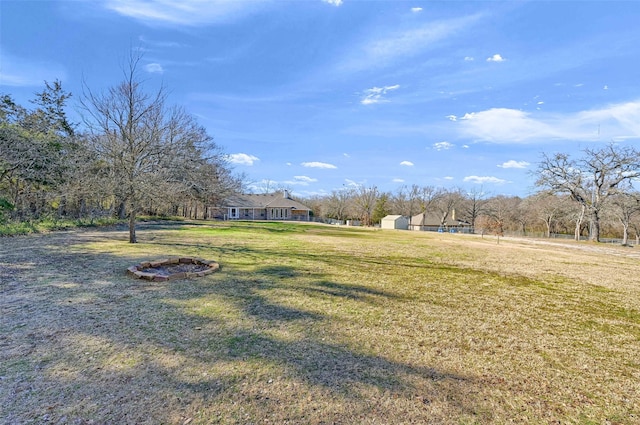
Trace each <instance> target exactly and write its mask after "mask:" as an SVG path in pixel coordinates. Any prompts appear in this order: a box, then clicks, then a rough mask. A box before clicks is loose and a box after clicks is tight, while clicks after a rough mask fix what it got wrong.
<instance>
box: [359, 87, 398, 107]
mask: <svg viewBox="0 0 640 425" xmlns="http://www.w3.org/2000/svg"><path fill="white" fill-rule="evenodd" d="M399 88H400V85H399V84H396V85H393V86H385V87H373V88H370V89H367V90H365V91H364V97H363V98H362V100H361V101H360V103H361V104H363V105H372V104H374V103H383V102H388V100H386V99H385V98H384V97H383V96H384V95H386V94H387V92H390V91H392V90H397V89H399Z"/></svg>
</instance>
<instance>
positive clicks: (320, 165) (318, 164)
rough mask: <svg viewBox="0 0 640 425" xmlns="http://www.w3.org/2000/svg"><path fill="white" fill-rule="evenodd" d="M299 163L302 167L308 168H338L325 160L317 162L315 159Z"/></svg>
mask: <svg viewBox="0 0 640 425" xmlns="http://www.w3.org/2000/svg"><path fill="white" fill-rule="evenodd" d="M300 165H302V166H303V167H308V168H323V169H335V168H338V167H336V166H335V165H333V164H327V163H326V162H317V161H312V162H303V163H302V164H300Z"/></svg>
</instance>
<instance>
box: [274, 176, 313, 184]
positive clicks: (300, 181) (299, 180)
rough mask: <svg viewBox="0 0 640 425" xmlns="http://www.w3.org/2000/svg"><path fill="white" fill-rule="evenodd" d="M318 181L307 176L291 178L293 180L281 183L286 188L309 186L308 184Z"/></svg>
mask: <svg viewBox="0 0 640 425" xmlns="http://www.w3.org/2000/svg"><path fill="white" fill-rule="evenodd" d="M317 181H318V179H314V178H311V177H307V176H293V180H286V181H283V182H282V183H283V184H284V185H288V186H309V183H315V182H317Z"/></svg>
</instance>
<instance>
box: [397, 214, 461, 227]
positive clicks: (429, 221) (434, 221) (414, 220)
mask: <svg viewBox="0 0 640 425" xmlns="http://www.w3.org/2000/svg"><path fill="white" fill-rule="evenodd" d="M424 216H425V213H420V214H418V215H414V216H413V217H411V221H410V223H409V224H411V225H412V226H431V227H433V226H440V219H441V217H440V216H439V215H438V214H436V213H434V212H427V213H426V217H424ZM423 217H424V221H423ZM444 224H445V226H458V225H461V224H462V225H465V224H468V223H466V222H465V221H462V220H454V219H453V218H452V217H451V214H449V216H448V217H447V219H446V220H445V222H444Z"/></svg>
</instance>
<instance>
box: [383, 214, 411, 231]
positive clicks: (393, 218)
mask: <svg viewBox="0 0 640 425" xmlns="http://www.w3.org/2000/svg"><path fill="white" fill-rule="evenodd" d="M380 228H382V229H399V230H407V229H408V228H409V219H408V218H407V217H404V216H401V215H388V216H386V217H384V218H383V219H382V221H381V222H380Z"/></svg>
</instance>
